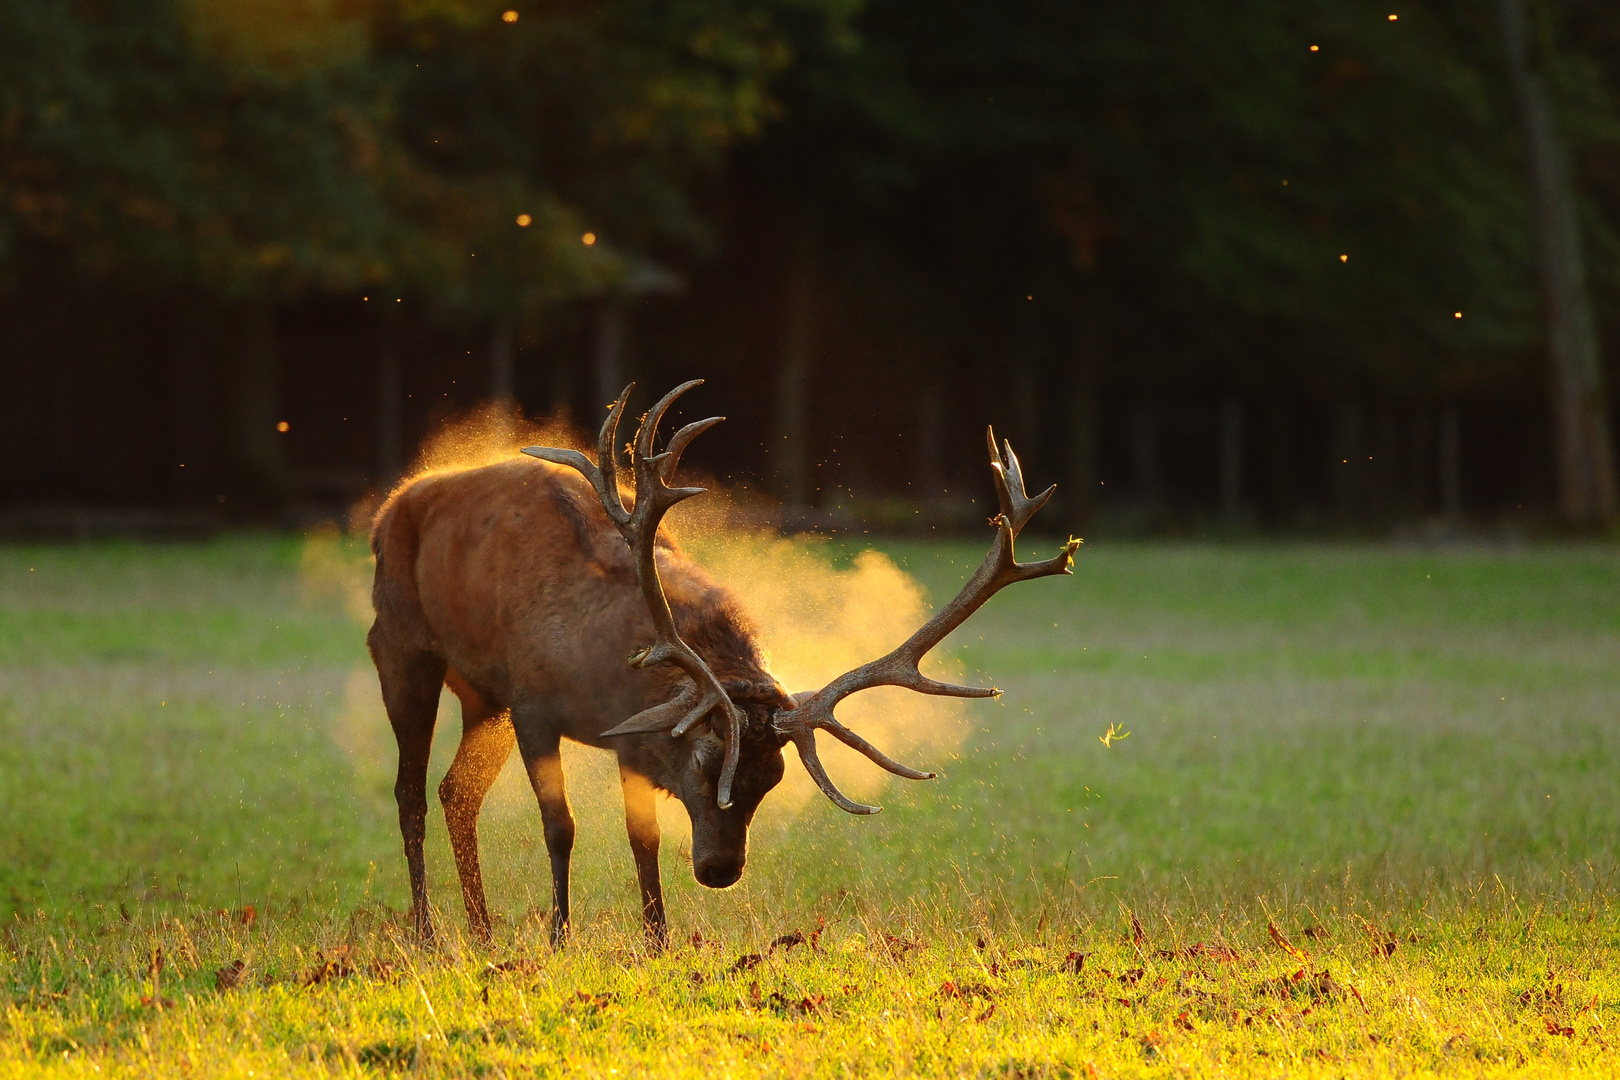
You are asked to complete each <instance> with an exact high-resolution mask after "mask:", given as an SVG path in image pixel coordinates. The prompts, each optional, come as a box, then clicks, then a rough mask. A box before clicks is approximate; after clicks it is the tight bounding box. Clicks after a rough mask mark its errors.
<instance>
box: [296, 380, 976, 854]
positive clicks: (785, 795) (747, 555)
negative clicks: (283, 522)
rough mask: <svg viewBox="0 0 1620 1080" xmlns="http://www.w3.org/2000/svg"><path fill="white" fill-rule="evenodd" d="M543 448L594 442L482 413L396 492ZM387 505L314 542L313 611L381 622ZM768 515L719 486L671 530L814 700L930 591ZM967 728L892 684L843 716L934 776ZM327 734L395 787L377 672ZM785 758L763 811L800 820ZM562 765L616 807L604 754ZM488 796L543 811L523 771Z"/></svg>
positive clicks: (455, 723) (676, 827)
mask: <svg viewBox="0 0 1620 1080" xmlns="http://www.w3.org/2000/svg"><path fill="white" fill-rule="evenodd" d="M536 444H542V445H550V446H570V447H576V448H578V447H583V446H586V445H588V440H586V439H585V438H583V436H582V435H581V434H580V433H579V431H578V430H577V429H576V428H575V427H574V426H573V425H572V424H571V423H570V422H569V420H568V418H567V417H552V418H546V419H539V420H531V419H527V418H525V417H523V416H522V415H521V414H518V413H515V412H514V411H513V410H511V409H509V408H502V407H499V406H494V405H490V406H485V407H483V408H481V409H479V410H476V411H474V412H472V413H470V414H468V415H466V416H463V417H461V418H458V419H455V420H453V421H451V422H448V423H446V424H444V425H443V426H441V427H440V428H439V429H438V430H437V431H436V432H434V433H433V434H432V435H430V436H429V437H428V438H427V439H426V440H425V441H424V442H423V444H422V446H421V448H420V449H419V451H418V453H417V455H416V458H415V461H414V463H413V466H412V468H411V470H410V472H409V473H408V475H407V477H406V479H405V480H403V481H401V484H400V485H399V486H403V485H404V484H405V483H408V482H409V481H410V480H412V479H414V478H416V477H418V476H421V475H424V474H427V473H439V472H449V471H455V470H459V469H469V468H477V467H479V466H481V465H487V464H492V463H495V462H498V461H506V460H511V458H512V457H513V456H514V455H516V454H517V453H518V451H519V450H520V448H522V447H524V446H532V445H536ZM683 479H684V477H683ZM688 482H692V481H688ZM395 490H398V487H396V488H395ZM378 505H380V499H373V500H370V501H368V502H364V503H362V504H360V505H358V506H356V507H355V509H354V512H353V514H352V515H351V526H352V528H351V535H349V536H345V535H343V534H342V533H340V532H339V531H338V530H336V529H329V530H325V531H317V532H313V533H311V534H310V535H309V536H308V537H307V538H306V542H305V544H304V548H303V552H302V558H301V563H300V580H301V584H302V588H303V590H304V592H305V594H306V596H307V597H308V598H309V599H310V601H311V602H317V603H333V602H337V603H341V604H342V606H343V608H344V609H345V610H346V611H347V612H348V613H349V614H350V615H351V616H353V618H354V619H355V621H356V624H357V626H365V625H369V623H370V621H371V617H372V610H371V574H372V560H371V553H370V551H369V548H368V546H367V544H366V542H365V537H366V535H367V534H368V533H369V528H370V523H371V517H372V515H373V514H374V513H375V511H376V508H377V506H378ZM759 516H760V515H759V506H758V504H757V503H756V502H754V501H752V500H750V499H749V497H748V496H746V495H742V496H740V497H739V496H736V495H728V494H727V493H725V492H721V491H719V490H712V489H711V491H710V493H709V494H708V495H705V496H703V497H701V498H699V499H695V500H691V501H690V502H688V503H685V504H683V505H682V506H681V507H680V508H678V510H677V512H676V513H674V514H672V515H671V516H670V519H669V522H668V524H669V528H670V529H671V531H672V532H673V533H675V535H676V537H677V539H678V540H679V541H680V542H681V543H682V544H683V546H685V547H686V549H687V551H688V553H689V554H691V555H692V556H693V557H694V558H695V559H697V561H698V562H700V563H701V564H702V565H703V566H704V567H705V568H706V569H707V570H708V571H709V573H710V574H711V575H712V576H713V577H714V578H715V579H716V580H718V581H719V582H720V583H721V584H723V585H724V586H725V587H726V588H727V589H728V590H730V591H731V592H732V593H733V594H734V595H735V596H736V598H737V599H738V601H739V602H740V604H741V606H742V607H743V609H744V611H745V612H746V613H747V614H748V616H749V617H750V618H751V620H752V621H753V623H754V625H755V627H756V629H757V631H758V635H759V640H760V642H761V645H762V647H763V650H764V652H765V655H766V658H767V663H768V666H769V668H770V670H771V672H772V673H773V674H774V675H775V676H776V678H777V679H778V680H779V681H780V682H781V683H782V684H783V685H784V686H786V687H787V688H788V689H789V690H790V691H801V690H812V689H815V688H817V687H820V686H822V685H825V684H826V683H827V682H830V681H831V680H832V679H834V678H836V677H837V676H838V675H840V674H842V673H843V672H845V671H847V670H849V669H851V668H854V667H857V666H859V665H860V664H862V663H865V662H866V661H868V660H871V659H873V658H875V657H878V656H881V655H882V654H884V653H885V652H887V651H889V650H890V649H892V648H894V647H895V646H896V645H898V644H899V643H900V642H902V641H903V640H905V638H906V637H907V636H908V635H910V634H911V633H912V631H914V630H915V629H916V628H917V627H918V626H920V625H921V624H922V622H923V621H924V620H925V619H926V618H927V617H928V614H929V604H928V600H927V597H926V595H925V592H924V590H923V588H922V586H921V585H919V584H918V582H917V581H916V580H915V579H914V578H912V577H911V576H910V575H909V574H907V573H906V572H905V571H904V570H902V569H901V568H900V567H898V566H896V565H895V563H894V562H893V561H892V560H891V559H889V558H888V557H887V556H886V555H884V554H882V553H881V552H878V551H874V550H866V551H861V552H859V553H857V554H855V555H854V556H853V558H850V559H847V560H842V559H841V558H840V554H841V552H840V550H839V549H838V548H837V547H835V546H834V545H832V544H830V543H828V542H826V541H822V540H818V539H815V538H794V539H788V538H783V537H781V536H779V535H777V534H775V533H773V532H770V531H769V530H765V529H761V528H759V527H758V526H757V524H751V523H757V522H758V520H759ZM924 671H925V673H926V674H929V675H931V676H933V677H935V678H941V679H950V680H955V679H959V678H960V677H961V671H960V670H959V665H956V664H955V663H954V662H953V661H952V660H951V659H950V658H949V657H948V656H946V657H945V658H944V659H936V658H932V657H931V658H930V659H929V661H926V662H925V663H924ZM457 711H458V710H456V709H455V708H454V702H453V698H451V697H450V696H449V695H448V693H447V694H446V696H445V699H444V703H443V704H442V705H441V712H440V719H439V735H440V738H439V739H438V740H436V741H438V742H441V743H442V742H445V741H446V740H448V743H449V745H448V746H441V747H440V748H439V749H438V750H436V752H435V769H436V770H438V769H441V768H442V764H441V763H440V758H441V756H442V755H443V753H444V752H446V751H448V750H450V749H451V747H453V744H454V739H455V736H456V735H457V734H459V731H460V724H459V716H455V715H454V714H455V713H456V712H457ZM964 717H965V712H964V710H963V708H962V705H961V703H960V702H958V701H955V700H952V699H948V698H934V697H927V696H924V695H920V694H916V693H914V692H911V691H907V690H900V689H896V688H889V687H883V688H878V689H875V690H871V691H867V692H865V693H862V694H858V695H856V696H854V697H852V698H850V699H849V700H848V701H846V702H845V703H844V704H843V705H842V706H841V708H840V717H839V718H840V719H841V720H843V721H844V723H845V724H847V725H849V726H850V727H853V728H855V729H856V730H858V731H859V732H860V733H861V734H862V735H863V736H865V737H866V738H868V739H869V740H871V741H872V742H873V743H875V744H876V745H878V746H879V747H881V748H882V749H883V750H885V752H887V753H889V754H890V755H891V756H894V757H896V758H899V759H900V760H902V761H906V762H908V763H909V764H913V765H915V766H917V767H919V768H927V769H937V768H939V767H940V766H941V765H942V764H943V763H944V762H946V761H947V760H948V759H949V757H950V755H951V753H952V752H953V751H954V750H956V748H957V747H958V746H960V744H961V743H962V741H963V740H964V739H965V738H966V736H967V734H968V731H969V727H968V725H967V723H966V722H965V719H964ZM331 737H332V740H333V742H334V743H335V744H337V746H338V747H339V748H340V749H342V750H343V751H344V752H345V754H346V755H347V756H349V757H350V758H351V760H352V761H353V763H354V767H355V769H356V775H357V778H363V779H364V780H365V781H367V782H370V783H376V782H378V781H379V780H380V779H381V778H382V777H383V776H384V775H389V776H391V774H392V769H393V756H394V748H393V739H392V737H391V735H390V733H389V728H388V720H387V716H386V714H385V712H384V710H383V707H382V701H381V696H380V693H379V691H378V688H377V680H376V674H375V672H374V671H373V670H372V669H371V668H370V667H369V666H366V667H364V668H357V669H356V670H355V671H354V672H353V673H351V675H350V676H349V678H348V680H347V683H346V686H345V690H344V694H343V701H342V704H341V705H340V706H339V707H338V709H337V710H336V714H335V715H334V717H333V719H332V731H331ZM818 745H819V747H820V749H821V753H822V759H823V761H824V763H825V764H826V766H827V769H828V772H829V773H830V774H831V775H832V777H833V779H834V781H835V782H836V783H837V784H838V785H839V787H840V788H842V789H843V790H844V792H845V793H846V794H848V795H850V796H851V797H853V798H856V799H859V800H863V801H881V795H882V792H883V790H884V788H885V786H886V785H887V784H888V783H890V782H893V781H895V780H896V779H897V778H895V777H893V776H891V775H890V774H889V773H886V772H884V771H883V770H881V769H879V768H878V767H877V766H875V765H873V764H872V763H871V762H869V761H867V760H866V759H865V758H863V757H861V756H860V755H859V754H857V753H855V752H854V751H852V750H850V749H848V748H847V747H845V746H843V745H842V744H841V743H838V742H837V741H836V740H833V739H831V738H823V739H820V740H819V744H818ZM786 753H787V756H788V757H789V759H790V763H789V766H788V769H787V774H786V777H785V778H784V780H783V782H782V784H781V786H780V787H778V788H777V790H776V791H775V792H773V793H772V794H771V796H770V797H769V798H768V799H767V800H766V803H765V809H766V811H767V812H769V813H771V814H772V815H773V816H777V815H789V816H791V815H793V814H795V813H797V812H798V811H800V810H802V809H803V808H804V807H806V806H807V805H809V804H810V803H811V801H812V800H813V799H819V798H821V795H820V792H819V791H818V790H817V789H816V786H815V784H814V782H813V781H811V780H810V778H809V775H808V774H807V773H805V771H804V770H803V768H801V767H799V766H798V765H797V764H796V760H795V759H796V755H795V752H794V751H793V750H792V749H791V748H789V749H788V750H787V751H786ZM565 766H566V768H567V769H568V774H569V788H570V796H571V798H572V799H573V800H574V801H575V804H576V806H577V807H579V808H580V809H581V810H584V811H585V812H587V813H588V812H589V810H587V809H586V808H587V806H590V805H591V804H595V803H597V802H598V801H599V800H608V801H611V802H617V795H616V794H613V793H612V789H615V788H617V786H618V784H617V770H616V769H615V768H614V767H613V766H612V759H611V758H610V757H608V755H605V754H602V753H599V752H596V751H593V750H590V749H588V748H583V747H568V748H567V749H566V750H565ZM435 775H436V774H435ZM490 796H491V805H492V807H496V806H501V805H503V804H504V805H510V804H512V803H513V801H514V800H516V801H520V802H524V803H527V804H529V805H531V806H532V801H533V796H532V794H530V793H529V792H528V784H527V782H526V779H525V778H524V777H523V775H522V771H521V769H519V768H517V767H516V766H515V765H509V767H508V769H507V770H506V772H505V774H504V775H503V776H502V778H501V781H500V782H499V783H497V785H496V786H495V788H494V790H492V791H491V793H490ZM581 803H583V804H585V805H581ZM602 809H603V811H604V812H606V811H607V808H606V807H605V806H604V807H603V808H602ZM614 813H615V814H616V811H614ZM660 817H661V818H662V819H663V821H664V825H665V827H666V828H667V829H668V830H669V833H670V834H671V835H670V836H669V837H668V838H669V840H670V841H671V842H673V843H675V844H679V843H680V842H681V839H682V837H684V836H685V835H686V834H687V831H688V827H689V826H688V823H687V821H686V815H685V814H684V813H683V812H680V811H679V809H678V808H676V807H674V806H673V805H666V806H665V807H664V808H663V812H661V813H660Z"/></svg>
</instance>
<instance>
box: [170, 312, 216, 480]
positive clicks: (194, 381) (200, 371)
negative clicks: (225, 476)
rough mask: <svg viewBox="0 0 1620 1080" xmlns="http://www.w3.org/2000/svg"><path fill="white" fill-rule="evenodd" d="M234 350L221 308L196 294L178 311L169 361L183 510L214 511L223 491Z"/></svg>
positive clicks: (176, 466)
mask: <svg viewBox="0 0 1620 1080" xmlns="http://www.w3.org/2000/svg"><path fill="white" fill-rule="evenodd" d="M228 348H229V334H228V332H227V327H226V325H225V319H224V318H223V312H222V311H221V309H220V308H219V307H218V306H217V305H215V304H213V303H210V302H208V301H207V300H205V299H203V298H202V297H199V296H195V295H186V296H185V300H184V302H183V303H180V304H178V305H177V306H176V315H175V340H174V343H173V348H172V352H171V355H170V358H169V394H168V398H169V410H170V421H171V424H172V428H173V454H174V459H175V460H174V498H175V502H177V503H179V504H181V505H183V506H197V505H207V506H213V505H215V504H216V501H217V500H218V498H219V497H220V495H221V494H222V492H221V490H220V485H221V479H222V477H221V476H220V472H219V465H220V460H219V459H220V442H221V438H220V436H221V435H222V434H223V433H222V432H221V430H220V419H221V417H220V399H221V397H222V396H223V395H222V394H221V390H222V387H221V385H220V364H219V358H220V356H221V354H222V353H226V350H227V349H228Z"/></svg>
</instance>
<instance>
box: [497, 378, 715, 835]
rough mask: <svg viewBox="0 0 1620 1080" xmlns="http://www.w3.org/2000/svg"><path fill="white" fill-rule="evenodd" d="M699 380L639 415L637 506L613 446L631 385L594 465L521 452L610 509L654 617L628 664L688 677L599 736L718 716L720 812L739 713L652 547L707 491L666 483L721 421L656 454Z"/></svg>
mask: <svg viewBox="0 0 1620 1080" xmlns="http://www.w3.org/2000/svg"><path fill="white" fill-rule="evenodd" d="M702 383H703V380H702V379H693V380H692V381H691V382H686V383H682V384H681V385H680V386H677V387H676V388H675V389H673V390H671V391H670V392H669V393H667V394H665V395H664V396H663V398H661V399H660V400H659V401H658V403H657V404H656V405H654V406H653V407H652V408H651V409H649V410H647V415H645V416H643V417H642V418H641V425H640V427H639V428H638V429H637V431H636V439H635V444H634V447H633V449H632V452H631V455H630V459H631V467H632V469H633V471H634V473H635V479H636V502H635V507H634V508H633V509H630V510H626V509H625V506H624V499H623V496H622V495H621V494H620V492H619V483H618V449H617V445H616V444H617V440H618V432H619V421H620V420H621V419H622V418H623V416H624V408H625V404H626V402H628V401H629V400H630V392H631V391H632V390H634V389H635V386H636V384H635V383H631V384H630V385H629V386H627V387H625V388H624V393H622V394H620V395H619V398H618V400H617V401H615V402H614V403H613V406H612V407H611V408H610V409H609V410H608V416H607V420H606V421H605V422H604V423H603V424H602V431H601V434H600V435H599V436H598V438H597V441H596V461H594V462H593V461H591V460H590V459H589V458H587V457H586V456H585V455H584V454H582V453H580V452H579V451H578V450H566V449H560V448H556V447H550V446H529V447H525V448H524V450H523V452H524V453H525V454H528V455H529V456H530V457H537V458H539V459H541V460H542V461H549V462H551V463H553V464H556V465H566V466H568V467H569V468H572V469H576V470H578V472H579V473H580V474H581V475H583V476H584V477H585V479H586V480H587V481H589V482H590V485H591V487H593V488H595V489H596V495H597V498H598V499H599V500H601V503H602V509H603V510H604V511H606V512H607V516H608V519H609V520H610V521H612V522H613V524H614V526H615V527H616V528H617V529H618V530H619V534H620V535H621V536H623V537H624V542H625V543H626V544H628V545H629V547H630V551H631V554H632V555H633V557H634V558H635V562H636V578H637V580H638V581H639V582H640V584H641V596H642V599H643V600H645V601H646V604H647V611H648V614H650V615H651V616H652V622H653V633H654V637H653V643H652V644H651V645H648V646H647V647H645V648H643V649H639V650H637V651H636V652H634V653H632V654H631V655H630V666H631V667H633V668H648V667H652V666H653V665H655V664H674V665H675V666H676V667H678V668H680V669H681V670H682V671H684V672H685V673H686V675H687V677H688V678H690V679H691V680H692V681H691V683H690V684H688V685H686V686H684V687H682V689H681V690H680V691H679V692H678V693H677V694H676V695H675V696H674V697H673V698H671V699H670V700H668V701H666V702H663V703H661V704H659V705H654V706H653V707H652V708H650V709H645V710H643V711H642V712H639V713H637V714H636V715H635V716H632V717H631V718H630V719H628V720H626V721H625V722H624V723H622V724H619V725H618V726H616V727H614V728H612V729H610V730H608V731H604V732H603V733H602V737H603V738H610V737H615V736H619V735H636V734H645V733H651V732H656V731H668V732H669V733H670V734H671V735H673V736H676V737H680V736H682V735H685V734H686V733H687V732H688V731H690V730H692V728H693V727H694V726H696V725H697V724H698V723H699V722H701V721H702V720H703V719H704V718H706V717H709V716H716V717H719V718H720V719H721V720H722V722H723V726H724V728H725V738H726V753H725V764H724V765H723V766H722V768H721V771H720V787H719V791H718V793H717V794H718V800H717V801H718V803H719V805H720V808H721V809H722V810H725V809H728V808H729V807H730V806H731V785H732V782H733V780H734V779H735V778H736V774H737V761H738V758H739V755H740V753H741V749H742V726H743V714H742V710H741V709H739V708H737V706H736V705H734V704H732V701H731V698H730V697H729V696H728V695H727V694H726V692H725V689H724V688H723V687H721V685H720V681H719V680H718V679H716V678H715V676H714V672H712V671H710V670H709V665H708V664H706V663H704V662H703V658H702V657H700V656H698V654H697V653H695V652H693V651H692V649H691V647H690V646H688V645H687V644H686V642H684V641H682V640H681V637H680V634H678V633H677V632H676V630H675V618H674V616H673V615H672V614H671V613H670V610H669V601H668V599H667V598H666V597H665V596H664V587H663V583H662V582H661V581H660V580H659V577H658V560H657V558H656V554H657V550H656V549H657V545H656V542H655V541H656V539H657V535H658V526H659V524H660V523H661V522H662V521H663V520H664V515H665V514H667V513H668V512H669V510H670V508H671V507H674V506H675V505H677V504H678V503H681V502H683V501H685V500H686V499H690V498H692V497H693V496H694V495H701V494H703V493H704V491H705V490H707V489H705V488H700V487H671V486H670V484H671V483H672V482H673V481H674V479H675V471H676V469H677V467H678V466H679V465H680V460H681V454H682V453H684V452H685V451H686V448H687V447H688V446H690V445H691V443H692V440H693V439H695V438H697V437H698V436H699V435H701V434H703V432H705V431H707V430H708V429H709V428H711V427H713V426H714V425H716V424H718V423H719V422H720V421H721V420H724V419H725V417H723V416H711V417H710V418H709V419H707V420H699V421H697V422H695V423H691V424H687V425H686V426H685V427H683V428H681V429H680V430H679V431H677V432H676V433H675V434H674V435H673V436H671V437H670V440H669V443H668V445H667V446H665V448H664V450H663V452H662V453H658V452H655V443H656V441H657V437H658V425H659V424H660V423H661V422H662V421H663V419H664V414H665V413H666V412H668V411H669V407H670V406H671V405H672V404H674V402H675V399H676V398H678V397H680V396H681V395H682V394H684V393H686V392H687V391H688V390H690V389H692V388H693V387H695V386H701V385H702Z"/></svg>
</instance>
